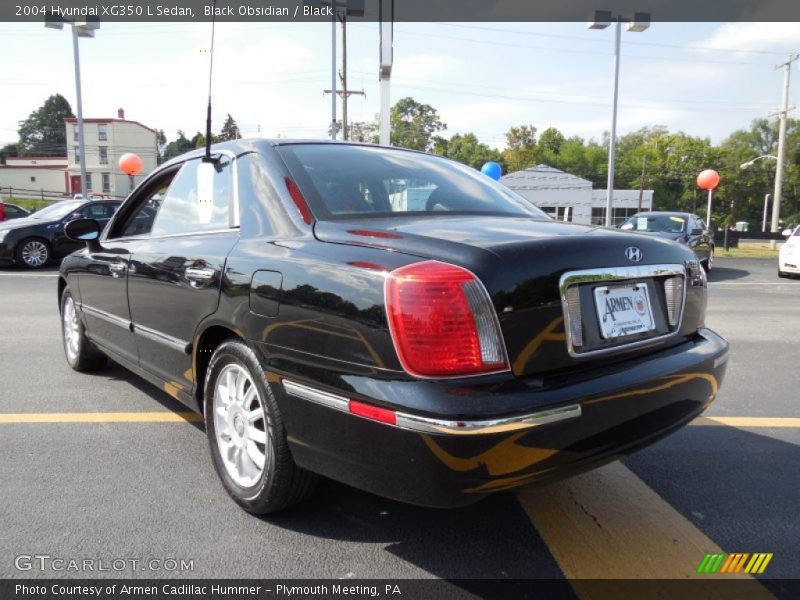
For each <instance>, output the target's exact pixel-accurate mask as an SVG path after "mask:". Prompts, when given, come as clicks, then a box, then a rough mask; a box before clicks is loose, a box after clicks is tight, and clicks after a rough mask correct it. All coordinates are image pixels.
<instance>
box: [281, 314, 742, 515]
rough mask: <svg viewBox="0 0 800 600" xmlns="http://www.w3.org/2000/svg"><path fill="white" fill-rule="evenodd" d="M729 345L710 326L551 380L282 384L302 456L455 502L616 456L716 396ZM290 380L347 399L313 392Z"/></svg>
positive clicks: (384, 489)
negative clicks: (380, 417) (355, 407)
mask: <svg viewBox="0 0 800 600" xmlns="http://www.w3.org/2000/svg"><path fill="white" fill-rule="evenodd" d="M727 351H728V344H727V342H726V341H725V340H724V339H722V338H721V337H719V336H718V335H716V334H715V333H713V332H712V331H710V330H705V329H704V330H701V332H700V335H698V336H697V337H696V338H695V339H694V340H693V341H691V342H687V343H685V344H681V345H680V346H676V347H674V348H671V349H669V350H664V351H662V352H659V353H657V354H654V355H651V356H649V357H647V358H646V359H642V360H638V361H634V362H629V363H626V364H625V365H624V366H622V367H620V366H617V367H610V368H609V369H608V370H606V371H604V372H596V373H592V374H591V375H592V376H591V377H586V376H584V377H583V379H582V380H580V381H575V382H570V383H567V384H565V385H558V386H554V387H552V388H542V389H537V388H536V385H532V384H531V383H530V382H528V383H525V382H523V381H522V380H520V379H517V378H513V377H512V376H503V377H506V378H510V379H506V380H503V378H502V377H498V378H494V379H492V380H491V381H486V382H483V381H479V382H478V383H475V382H476V381H477V380H472V381H470V382H469V385H467V384H465V383H464V382H461V383H459V384H455V383H442V382H411V383H413V387H411V386H410V384H409V382H404V383H397V382H395V383H396V384H397V385H404V384H405V385H407V386H409V387H407V388H406V389H405V392H404V394H405V395H399V394H398V388H397V386H396V385H393V384H391V383H390V382H381V381H377V380H371V384H370V383H368V382H367V381H364V380H360V378H359V379H349V380H348V381H347V384H348V387H349V388H351V389H350V391H349V392H348V391H343V390H341V389H340V390H332V389H330V388H327V389H326V390H321V388H320V386H319V385H318V384H315V383H312V382H292V381H291V380H284V381H283V382H276V383H274V384H273V386H274V387H273V389H274V390H275V392H276V394H277V395H278V398H279V401H280V403H281V408H282V411H283V414H284V416H285V423H286V429H287V433H288V437H289V442H290V446H291V448H292V453H293V455H294V458H295V460H296V461H297V463H298V464H299V465H301V466H303V467H305V468H307V469H309V470H311V471H315V472H318V473H320V474H322V475H325V476H328V477H331V478H333V479H337V480H339V481H342V482H344V483H347V484H349V485H353V486H355V487H358V488H361V489H364V490H366V491H370V492H373V493H376V494H379V495H382V496H388V497H391V498H395V499H398V500H401V501H405V502H410V503H413V504H420V505H426V506H438V507H446V506H458V505H464V504H469V503H471V502H474V501H476V500H478V499H479V498H481V497H482V496H484V495H485V494H488V493H491V492H495V491H499V490H504V489H509V488H513V487H515V486H519V485H523V484H526V483H531V482H541V481H548V480H552V479H558V478H562V477H565V476H568V475H571V474H574V473H577V472H580V471H583V470H586V469H589V468H592V467H594V466H597V465H598V464H602V463H603V462H608V461H611V460H615V459H617V458H620V457H621V456H623V455H625V454H628V453H630V452H632V451H634V450H636V449H638V448H640V447H642V446H645V445H647V444H650V443H652V442H654V441H656V440H657V439H659V438H661V437H663V436H664V435H667V434H668V433H670V432H672V431H674V430H675V429H677V428H679V427H681V426H682V425H684V424H686V423H688V422H689V421H691V420H692V419H694V418H695V417H696V416H697V415H699V414H700V413H701V412H702V411H703V410H704V409H705V408H706V407H707V406H708V405H709V404H710V403H711V402H712V401H713V400H714V398H715V396H716V394H717V391H718V389H719V386H720V384H721V382H722V379H723V376H724V373H725V367H726V363H727ZM293 383H295V384H296V383H299V384H300V385H301V386H303V387H305V388H306V389H308V388H312V389H316V390H320V391H322V392H323V395H328V396H330V397H332V398H333V399H334V400H335V399H339V400H341V401H342V402H344V404H343V405H342V404H340V405H338V406H336V405H335V404H328V405H326V404H325V403H324V402H318V401H315V400H314V399H310V398H309V397H308V395H307V394H304V393H303V391H302V390H300V391H298V389H299V388H298V387H297V386H296V385H294V386H293ZM365 392H369V394H367V393H365ZM348 398H350V399H356V400H359V401H362V402H367V403H371V404H373V405H376V406H383V407H386V408H389V409H391V410H396V411H397V413H398V419H397V424H396V425H390V424H385V423H379V422H376V421H373V420H369V419H366V418H363V417H359V416H355V415H352V414H350V413H348V412H347V401H348ZM401 401H402V402H403V405H400V402H401ZM426 407H428V408H427V410H426ZM445 407H446V409H447V410H444V408H445ZM498 407H502V408H503V409H504V410H503V412H498ZM576 408H577V410H576ZM492 410H494V412H492ZM401 415H405V416H411V417H412V418H411V419H401V418H400V417H401ZM554 415H555V417H554V418H549V417H553V416H554ZM526 419H528V420H527V422H526ZM431 423H434V424H436V423H440V424H441V423H444V424H446V425H447V424H453V423H462V424H465V425H463V426H461V425H456V426H455V428H452V427H443V428H438V429H437V428H435V427H433V428H432V427H430V424H431ZM493 424H494V425H495V426H497V424H499V426H497V428H495V429H492V428H491V427H492V426H493ZM470 425H472V429H474V430H473V431H467V430H468V429H470ZM487 427H489V428H488V429H487ZM481 428H483V429H481Z"/></svg>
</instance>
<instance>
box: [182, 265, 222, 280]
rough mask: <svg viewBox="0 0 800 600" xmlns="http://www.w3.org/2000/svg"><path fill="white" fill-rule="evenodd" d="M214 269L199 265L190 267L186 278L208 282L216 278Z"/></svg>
mask: <svg viewBox="0 0 800 600" xmlns="http://www.w3.org/2000/svg"><path fill="white" fill-rule="evenodd" d="M215 273H216V271H214V269H203V268H198V267H189V268H188V269H186V279H190V280H191V281H197V282H208V281H211V280H212V279H214V274H215Z"/></svg>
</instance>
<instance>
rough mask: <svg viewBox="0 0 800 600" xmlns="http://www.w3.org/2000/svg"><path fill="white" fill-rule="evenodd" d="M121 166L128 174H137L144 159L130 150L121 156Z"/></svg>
mask: <svg viewBox="0 0 800 600" xmlns="http://www.w3.org/2000/svg"><path fill="white" fill-rule="evenodd" d="M119 168H120V169H122V171H123V172H125V173H127V174H128V175H136V174H137V173H138V172H139V171H141V170H142V159H141V158H139V157H138V156H136V155H135V154H133V153H132V152H128V153H127V154H123V155H122V156H120V157H119Z"/></svg>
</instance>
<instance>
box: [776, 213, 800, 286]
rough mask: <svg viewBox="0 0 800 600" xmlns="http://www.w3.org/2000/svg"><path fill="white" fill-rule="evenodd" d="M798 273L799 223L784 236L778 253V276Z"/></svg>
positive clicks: (799, 271)
mask: <svg viewBox="0 0 800 600" xmlns="http://www.w3.org/2000/svg"><path fill="white" fill-rule="evenodd" d="M790 275H800V225H798V226H797V227H795V228H794V231H793V232H792V234H791V235H790V236H789V237H787V238H786V243H785V244H784V245H783V246H781V251H780V254H779V255H778V277H789V276H790Z"/></svg>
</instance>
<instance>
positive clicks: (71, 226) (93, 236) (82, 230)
mask: <svg viewBox="0 0 800 600" xmlns="http://www.w3.org/2000/svg"><path fill="white" fill-rule="evenodd" d="M100 231H101V228H100V223H98V222H97V221H95V220H94V219H75V220H74V221H70V222H69V223H67V224H66V225H65V226H64V234H65V235H66V236H67V237H68V238H69V239H71V240H72V241H73V242H86V243H87V244H90V245H91V242H96V241H97V239H98V238H99V237H100Z"/></svg>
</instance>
